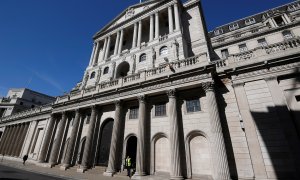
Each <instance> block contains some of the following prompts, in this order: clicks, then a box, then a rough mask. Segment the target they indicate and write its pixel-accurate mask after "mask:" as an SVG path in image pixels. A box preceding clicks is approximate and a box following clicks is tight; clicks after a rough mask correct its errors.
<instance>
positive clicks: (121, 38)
mask: <svg viewBox="0 0 300 180" xmlns="http://www.w3.org/2000/svg"><path fill="white" fill-rule="evenodd" d="M123 37H124V30H123V29H122V30H121V36H120V42H119V48H118V54H120V53H121V52H122V47H123Z"/></svg>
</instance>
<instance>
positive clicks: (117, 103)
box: [114, 99, 122, 107]
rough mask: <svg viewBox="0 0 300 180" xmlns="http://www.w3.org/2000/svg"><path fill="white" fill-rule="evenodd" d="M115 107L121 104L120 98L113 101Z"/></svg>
mask: <svg viewBox="0 0 300 180" xmlns="http://www.w3.org/2000/svg"><path fill="white" fill-rule="evenodd" d="M114 104H115V106H116V107H120V106H121V105H122V100H120V99H118V100H115V101H114Z"/></svg>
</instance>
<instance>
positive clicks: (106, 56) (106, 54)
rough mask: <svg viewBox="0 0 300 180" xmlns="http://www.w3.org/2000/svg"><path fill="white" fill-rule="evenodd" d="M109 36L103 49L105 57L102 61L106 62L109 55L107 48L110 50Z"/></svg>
mask: <svg viewBox="0 0 300 180" xmlns="http://www.w3.org/2000/svg"><path fill="white" fill-rule="evenodd" d="M110 40H111V38H110V36H108V39H107V45H106V47H105V56H104V60H106V59H107V58H108V55H109V48H110Z"/></svg>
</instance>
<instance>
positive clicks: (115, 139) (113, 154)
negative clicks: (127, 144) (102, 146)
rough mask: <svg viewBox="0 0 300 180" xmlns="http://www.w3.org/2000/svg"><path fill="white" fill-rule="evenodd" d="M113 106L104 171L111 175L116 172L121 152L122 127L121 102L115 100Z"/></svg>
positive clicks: (106, 174)
mask: <svg viewBox="0 0 300 180" xmlns="http://www.w3.org/2000/svg"><path fill="white" fill-rule="evenodd" d="M115 106H116V109H115V119H114V125H113V132H112V137H111V144H110V152H109V160H108V167H107V169H106V172H105V173H104V175H105V176H112V175H114V174H115V173H116V172H117V170H118V167H117V166H118V156H119V154H120V153H122V152H121V151H120V147H122V141H123V137H122V133H121V132H123V131H122V128H124V123H123V122H122V102H121V101H120V100H118V101H115Z"/></svg>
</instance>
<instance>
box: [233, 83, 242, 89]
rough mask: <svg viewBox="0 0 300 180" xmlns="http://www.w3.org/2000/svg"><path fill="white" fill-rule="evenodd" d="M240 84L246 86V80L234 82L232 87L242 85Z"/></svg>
mask: <svg viewBox="0 0 300 180" xmlns="http://www.w3.org/2000/svg"><path fill="white" fill-rule="evenodd" d="M240 86H245V82H238V83H233V84H232V87H234V88H236V87H240Z"/></svg>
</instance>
